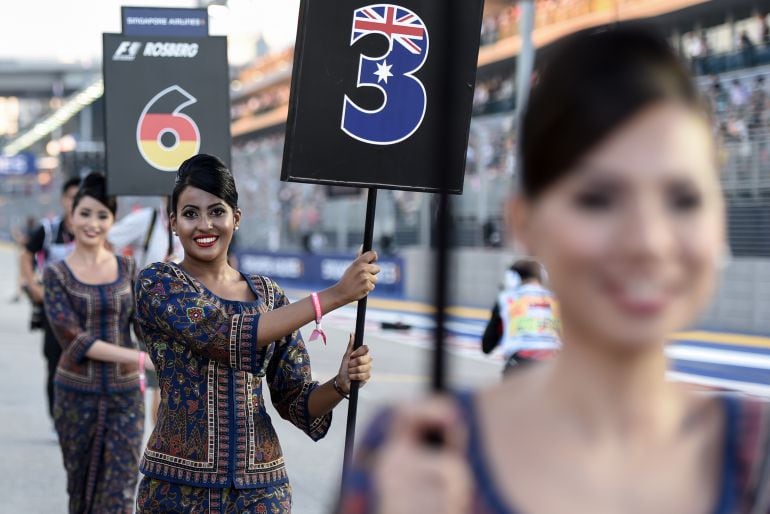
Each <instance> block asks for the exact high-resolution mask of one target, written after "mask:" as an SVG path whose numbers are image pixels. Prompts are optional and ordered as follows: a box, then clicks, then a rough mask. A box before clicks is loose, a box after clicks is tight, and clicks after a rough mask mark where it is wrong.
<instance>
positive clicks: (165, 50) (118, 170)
mask: <svg viewBox="0 0 770 514" xmlns="http://www.w3.org/2000/svg"><path fill="white" fill-rule="evenodd" d="M104 97H105V126H106V158H107V159H106V160H107V184H108V189H109V193H110V194H114V195H139V196H158V195H168V194H170V193H171V190H172V188H173V185H174V177H175V173H174V172H175V171H176V169H177V168H178V167H179V165H180V164H181V163H182V161H184V160H185V159H187V158H188V157H190V156H192V155H194V154H196V153H209V154H212V155H216V156H217V157H219V158H220V159H222V160H223V161H224V162H225V164H227V165H228V166H229V164H230V96H229V79H228V68H227V40H226V38H224V37H200V38H170V37H140V36H124V35H120V34H104Z"/></svg>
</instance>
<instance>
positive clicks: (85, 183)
mask: <svg viewBox="0 0 770 514" xmlns="http://www.w3.org/2000/svg"><path fill="white" fill-rule="evenodd" d="M86 196H90V197H91V198H93V199H94V200H96V201H98V202H99V203H101V204H102V205H104V206H105V207H107V209H109V211H110V212H111V213H112V215H113V216H115V213H116V212H117V211H118V201H117V199H116V198H115V197H114V196H107V181H106V180H105V178H104V175H102V174H101V173H96V172H94V173H89V174H88V175H86V177H85V178H84V179H83V180H81V181H80V189H78V192H77V194H76V195H75V199H74V200H73V201H72V210H73V211H74V210H75V208H76V207H77V206H78V203H80V200H82V199H83V198H84V197H86Z"/></svg>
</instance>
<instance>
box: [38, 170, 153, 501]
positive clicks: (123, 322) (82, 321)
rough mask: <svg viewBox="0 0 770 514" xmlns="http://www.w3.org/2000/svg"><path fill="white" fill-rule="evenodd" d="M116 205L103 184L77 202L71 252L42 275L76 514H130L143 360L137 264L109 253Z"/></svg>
mask: <svg viewBox="0 0 770 514" xmlns="http://www.w3.org/2000/svg"><path fill="white" fill-rule="evenodd" d="M116 210H117V203H116V200H115V198H114V197H110V196H107V195H106V193H105V180H104V176H102V175H100V174H98V173H92V174H90V175H88V176H87V177H85V178H84V179H83V183H82V184H81V186H80V189H79V190H78V192H77V194H76V195H75V198H74V199H73V201H72V210H71V217H70V227H71V228H72V232H73V235H74V239H75V247H74V249H73V250H72V252H71V253H70V254H69V255H68V256H67V257H66V258H64V259H63V260H60V261H58V262H55V263H53V264H49V265H47V266H46V267H45V270H44V271H43V285H44V289H45V295H44V304H45V311H46V316H47V318H48V320H49V323H50V326H51V329H52V331H53V333H54V334H55V336H56V339H57V340H58V341H59V344H61V347H62V349H63V352H62V356H61V359H60V360H59V365H58V366H57V368H56V375H55V378H54V387H55V394H54V423H55V426H56V432H57V433H58V435H59V445H60V446H61V451H62V459H63V461H64V467H65V469H66V470H67V493H68V494H69V512H70V513H71V514H79V513H84V514H85V513H95V512H105V513H106V512H121V513H123V512H131V511H132V508H133V500H134V492H135V490H136V482H137V479H138V475H139V473H138V472H139V453H140V451H141V447H142V433H143V430H144V398H143V395H142V393H141V392H140V389H141V388H142V387H143V383H142V381H143V377H144V372H145V369H152V363H151V362H150V360H149V359H147V358H146V354H145V353H144V352H142V351H140V350H139V349H138V348H137V347H136V345H135V343H134V342H133V340H132V339H131V335H130V329H131V322H132V320H133V316H134V294H133V283H134V275H135V269H136V268H135V265H134V261H133V260H132V259H131V258H130V257H122V256H116V255H115V254H113V253H112V252H111V251H109V250H108V249H107V248H106V244H105V243H106V241H107V232H108V231H109V229H110V227H111V226H112V224H113V222H114V220H115V211H116Z"/></svg>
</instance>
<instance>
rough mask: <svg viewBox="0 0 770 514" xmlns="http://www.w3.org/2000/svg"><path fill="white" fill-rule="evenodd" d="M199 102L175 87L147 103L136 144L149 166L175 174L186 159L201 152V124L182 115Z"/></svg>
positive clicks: (162, 92)
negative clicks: (183, 110) (190, 106)
mask: <svg viewBox="0 0 770 514" xmlns="http://www.w3.org/2000/svg"><path fill="white" fill-rule="evenodd" d="M197 101H198V100H197V99H196V98H195V97H194V96H192V95H191V94H190V93H188V92H187V91H185V90H184V89H182V88H181V87H179V86H178V85H176V84H175V85H173V86H170V87H167V88H166V89H164V90H163V91H161V92H160V93H158V94H157V95H155V96H154V97H152V99H151V100H150V101H149V102H147V105H146V106H145V107H144V109H143V110H142V114H141V115H140V116H139V122H138V123H137V125H136V143H137V145H138V146H139V152H140V153H141V154H142V157H144V160H145V161H147V163H148V164H149V165H150V166H152V167H154V168H156V169H158V170H161V171H176V169H177V168H178V167H179V165H180V164H182V162H183V161H184V160H185V159H187V158H189V157H192V156H193V155H195V154H196V153H198V150H199V149H200V145H201V136H200V131H199V130H198V125H196V123H195V121H194V120H193V119H192V118H190V117H189V116H187V115H186V114H182V113H181V112H180V111H181V110H182V109H184V108H185V107H187V106H189V105H192V104H194V103H195V102H197ZM172 108H173V110H172Z"/></svg>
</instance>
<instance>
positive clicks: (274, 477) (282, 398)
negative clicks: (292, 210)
mask: <svg viewBox="0 0 770 514" xmlns="http://www.w3.org/2000/svg"><path fill="white" fill-rule="evenodd" d="M170 220H171V226H172V228H173V229H174V231H175V232H176V233H177V235H178V236H179V239H180V241H181V242H182V246H183V247H184V251H185V252H184V253H185V256H184V259H183V260H182V261H181V262H180V263H179V264H175V263H156V264H153V265H151V266H149V267H147V268H145V269H144V270H143V271H142V272H141V273H140V275H139V278H138V281H137V286H136V294H137V322H138V323H137V324H138V326H139V327H140V329H141V332H142V335H143V339H144V341H145V342H146V344H147V347H148V349H149V351H150V354H151V356H152V360H153V362H154V363H155V364H156V369H157V373H158V381H159V384H160V390H161V404H160V409H159V412H158V423H157V425H156V426H155V430H154V431H153V433H152V435H151V436H150V439H149V442H148V444H147V449H146V450H145V453H144V458H143V460H142V463H141V470H142V472H143V473H144V474H145V475H146V476H145V478H144V479H143V480H142V481H141V484H140V486H139V496H138V499H137V511H138V512H225V511H226V512H289V511H290V509H291V487H290V485H289V481H288V477H287V474H286V467H285V465H284V460H283V455H282V451H281V447H280V444H279V442H278V437H277V435H276V433H275V430H274V429H273V426H272V423H271V422H270V418H269V416H268V414H267V412H266V411H265V404H264V399H263V396H262V387H263V382H264V384H265V385H267V387H269V389H270V397H271V400H272V402H273V405H274V406H275V408H276V409H277V410H278V412H279V413H280V414H281V416H282V417H283V418H285V419H287V420H289V421H290V422H291V423H293V424H294V425H295V426H297V427H298V428H299V429H300V430H302V431H304V432H305V433H306V434H307V435H308V436H309V437H310V438H312V439H313V440H318V439H321V438H322V437H324V435H326V432H327V431H328V430H329V426H330V424H331V417H332V416H331V411H332V409H333V408H334V407H335V406H336V405H337V404H339V403H340V401H341V400H342V399H343V398H345V397H346V396H347V394H348V392H349V391H350V384H351V381H352V380H358V381H361V382H362V383H365V382H366V381H367V380H369V377H370V373H371V362H372V359H371V357H370V356H369V350H368V348H367V347H366V346H362V347H361V348H359V349H357V350H356V351H352V338H351V342H350V343H349V344H348V346H347V350H346V351H345V352H344V355H343V357H342V362H341V364H340V369H339V373H338V374H337V376H335V377H334V378H333V379H332V380H329V381H328V382H326V383H324V384H319V383H318V382H314V381H313V380H312V378H311V369H310V361H309V359H308V354H307V350H306V348H305V344H304V342H303V340H302V336H301V335H300V333H299V328H300V327H302V326H304V325H305V324H307V323H309V322H311V321H313V320H315V321H316V330H315V331H314V332H313V335H312V336H311V340H313V339H315V338H316V337H322V338H323V340H324V341H325V340H326V336H325V334H324V333H323V330H322V329H321V327H320V321H321V316H322V315H323V314H324V313H326V312H329V311H331V310H334V309H336V308H338V307H341V306H343V305H345V304H347V303H349V302H351V301H353V300H356V299H359V298H361V297H363V296H365V295H367V294H368V293H369V292H371V291H372V290H373V289H374V286H375V283H376V282H377V277H376V274H377V273H378V272H379V267H378V266H377V265H376V264H374V261H375V260H376V258H377V256H376V254H375V253H374V252H366V253H364V254H363V255H361V256H360V257H359V258H358V259H356V260H355V261H354V262H353V263H352V264H351V265H350V267H348V269H347V270H346V271H345V273H344V275H343V277H342V278H341V279H340V281H339V282H338V283H337V284H336V285H334V286H333V287H331V288H329V289H327V290H325V291H321V292H320V293H313V294H312V295H311V296H310V297H309V298H305V299H303V300H300V301H298V302H297V303H294V304H291V305H290V304H289V301H288V299H287V298H286V295H285V294H284V293H283V291H282V290H281V288H280V287H279V286H278V284H276V283H275V282H273V281H272V280H271V279H269V278H267V277H264V276H256V275H253V276H248V275H244V274H242V273H240V272H238V271H236V270H235V269H233V268H231V267H230V266H229V264H228V260H227V250H228V247H229V245H230V241H231V240H232V237H233V233H234V232H235V231H236V230H238V228H239V224H240V220H241V213H240V210H239V209H238V192H237V191H236V188H235V181H234V180H233V176H232V174H231V172H230V170H228V169H227V167H226V166H225V165H224V164H223V163H222V162H221V161H219V160H218V159H217V158H215V157H212V156H210V155H203V154H201V155H196V156H194V157H191V158H190V159H188V160H187V161H185V162H184V163H183V164H182V166H181V167H180V168H179V171H178V173H177V178H176V184H175V186H174V191H173V194H172V197H171V214H170Z"/></svg>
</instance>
